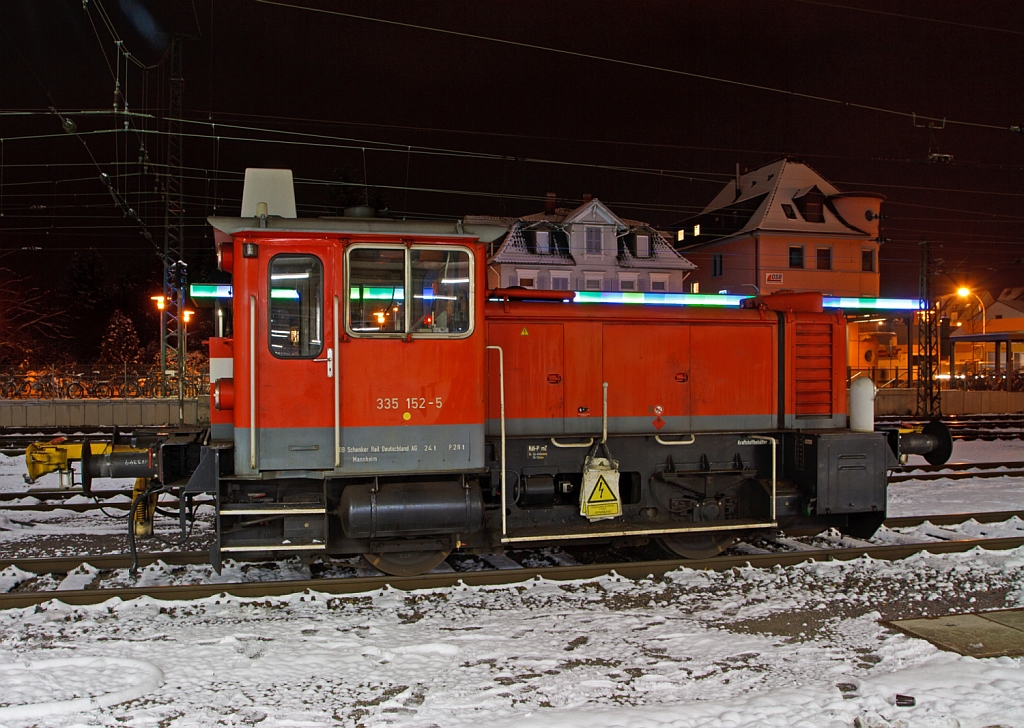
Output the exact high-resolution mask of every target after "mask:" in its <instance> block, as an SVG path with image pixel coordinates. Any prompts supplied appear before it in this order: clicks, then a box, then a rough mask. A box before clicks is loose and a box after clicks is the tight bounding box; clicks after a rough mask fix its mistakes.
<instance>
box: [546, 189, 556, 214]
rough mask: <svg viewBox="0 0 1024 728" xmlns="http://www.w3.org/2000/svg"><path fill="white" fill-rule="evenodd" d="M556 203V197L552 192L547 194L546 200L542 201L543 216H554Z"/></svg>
mask: <svg viewBox="0 0 1024 728" xmlns="http://www.w3.org/2000/svg"><path fill="white" fill-rule="evenodd" d="M556 202H558V197H557V195H555V193H554V192H548V196H547V199H545V200H544V214H545V215H554V214H555V203H556Z"/></svg>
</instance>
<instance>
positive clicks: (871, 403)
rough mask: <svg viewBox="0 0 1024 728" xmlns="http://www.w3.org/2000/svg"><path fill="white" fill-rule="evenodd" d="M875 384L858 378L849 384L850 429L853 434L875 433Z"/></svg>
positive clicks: (864, 378)
mask: <svg viewBox="0 0 1024 728" xmlns="http://www.w3.org/2000/svg"><path fill="white" fill-rule="evenodd" d="M876 392H877V389H876V388H875V383H874V382H872V381H871V380H870V379H869V378H868V377H858V378H857V379H854V380H853V382H852V383H851V384H850V429H851V430H853V431H854V432H874V431H875V393H876Z"/></svg>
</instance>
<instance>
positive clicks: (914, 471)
mask: <svg viewBox="0 0 1024 728" xmlns="http://www.w3.org/2000/svg"><path fill="white" fill-rule="evenodd" d="M1004 477H1006V478H1020V477H1024V462H1020V461H1009V462H1002V463H956V464H953V465H949V464H947V465H907V466H904V467H903V468H901V470H900V472H897V473H893V474H891V475H890V476H889V482H890V483H902V482H905V481H907V480H943V479H946V480H966V479H967V478H1004Z"/></svg>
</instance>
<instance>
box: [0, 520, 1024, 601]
mask: <svg viewBox="0 0 1024 728" xmlns="http://www.w3.org/2000/svg"><path fill="white" fill-rule="evenodd" d="M1014 516H1016V517H1018V518H1022V517H1024V512H1021V511H1007V512H990V513H964V514H950V515H937V516H912V517H904V518H891V519H888V520H887V521H886V526H888V527H889V528H901V527H913V526H917V525H920V524H923V523H925V522H926V521H927V522H930V523H932V524H933V525H936V526H941V525H953V524H958V523H963V522H965V521H968V520H972V519H973V520H975V521H978V522H980V523H997V522H1002V521H1005V520H1008V519H1009V518H1012V517H1014ZM779 540H780V541H781V542H786V541H791V540H792V539H785V538H783V539H779ZM1020 546H1024V535H1022V536H1016V537H1009V538H980V539H978V538H973V539H950V540H946V541H928V542H917V543H913V544H900V545H881V546H877V545H870V544H864V545H856V546H852V547H844V548H817V547H812V546H807V545H803V544H795V547H794V548H792V550H788V551H779V552H772V553H765V554H743V555H739V556H717V557H715V558H712V559H700V560H690V559H666V560H657V561H636V562H619V563H604V564H575V565H572V566H544V567H529V566H522V565H519V564H515V563H514V562H512V561H511V560H510V559H506V560H505V561H506V565H505V566H504V567H498V568H493V569H491V570H484V571H452V572H446V573H430V574H424V575H421V576H414V577H393V576H386V575H380V576H353V577H347V578H320V579H316V578H314V579H289V580H279V581H253V582H234V583H227V584H225V583H219V584H188V585H177V586H148V587H123V588H100V589H83V590H59V591H35V592H20V593H8V594H0V609H9V608H18V607H28V606H33V605H36V604H41V603H43V602H46V601H49V600H51V599H60V601H62V602H65V603H67V604H76V605H85V604H99V603H101V602H104V601H106V600H108V599H112V598H121V599H134V598H136V597H140V596H148V597H152V598H154V599H161V600H181V599H201V598H207V597H213V596H216V595H218V594H222V595H224V596H225V597H226V596H227V595H228V594H230V595H232V596H234V597H237V598H241V599H247V598H252V599H265V598H268V597H275V596H283V595H286V594H295V593H301V592H305V593H306V594H307V595H309V597H310V598H311V599H315V598H317V594H331V595H341V594H354V593H359V592H365V591H373V590H376V589H382V588H384V587H386V586H388V585H390V586H391V587H393V588H396V589H401V590H407V591H408V590H414V589H431V588H444V587H452V586H456V585H458V584H460V583H462V584H466V585H468V586H493V585H501V584H514V583H520V582H524V581H528V580H530V579H537V578H543V579H550V580H553V581H569V580H579V579H593V578H597V577H600V576H602V575H605V574H608V573H611V572H615V573H616V574H618V575H620V576H624V577H627V578H631V579H644V578H648V577H650V578H661V577H663V576H664V575H665V574H666V573H668V572H670V571H673V570H676V569H679V568H683V567H686V568H691V569H711V570H715V571H723V570H727V569H732V568H735V567H742V566H747V565H750V566H754V567H759V568H772V567H775V566H791V565H794V564H798V563H801V562H804V561H808V560H812V559H813V560H816V561H830V560H839V561H848V560H851V559H856V558H861V557H863V556H870V557H871V558H876V559H903V558H907V557H909V556H912V555H914V554H916V553H920V552H921V551H928V552H930V553H959V552H964V551H969V550H971V549H973V548H979V547H980V548H985V549H988V550H992V551H999V550H1004V549H1011V548H1017V547H1020ZM208 558H209V555H208V554H207V553H206V552H205V551H185V552H163V553H150V554H140V555H139V565H140V566H147V565H150V564H155V563H157V562H163V563H165V564H167V565H169V566H188V565H194V564H203V563H206V562H207V560H208ZM84 563H88V564H89V565H90V566H92V567H93V568H94V569H98V570H101V571H102V570H114V569H127V568H128V567H129V566H130V565H131V559H130V558H128V557H125V556H121V555H116V554H115V555H103V556H92V557H50V558H34V559H6V560H2V559H0V570H2V569H4V568H7V567H8V566H15V567H17V568H19V569H21V570H22V571H28V572H31V573H34V574H50V573H68V572H70V571H73V570H74V569H76V568H78V567H79V566H81V565H82V564H84Z"/></svg>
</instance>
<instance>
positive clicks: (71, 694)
mask: <svg viewBox="0 0 1024 728" xmlns="http://www.w3.org/2000/svg"><path fill="white" fill-rule="evenodd" d="M1022 577H1024V549H1018V550H1016V551H1013V552H1003V553H984V552H977V553H974V554H969V555H942V556H933V555H922V556H919V557H916V558H914V559H911V560H908V561H904V562H896V563H888V562H884V561H872V560H868V559H862V560H858V561H855V562H846V563H838V562H834V563H818V564H805V565H802V566H797V567H792V568H787V569H775V570H762V569H749V568H748V569H737V570H733V571H730V572H725V573H714V572H711V573H709V572H695V571H690V570H681V571H677V572H674V573H673V574H671V575H669V577H668V578H667V579H666V580H664V581H658V582H655V581H639V582H634V581H630V580H626V579H621V578H618V577H615V576H614V575H613V576H609V577H604V578H601V579H598V580H593V581H588V582H567V583H555V582H550V581H543V580H534V581H531V582H528V583H526V584H522V585H516V586H508V587H488V588H469V587H460V588H454V589H444V590H432V591H422V592H418V593H413V594H405V593H402V592H397V591H394V590H391V589H385V590H380V591H376V592H373V593H369V594H364V595H358V596H354V597H350V598H338V597H329V596H327V595H323V594H311V593H307V594H303V595H293V596H291V597H287V598H271V599H263V600H257V601H251V600H250V601H243V600H239V599H234V598H230V597H224V596H221V597H219V598H211V599H204V600H196V601H191V602H178V603H160V602H156V601H153V600H150V599H137V600H133V601H131V602H126V603H122V602H119V601H116V600H112V601H110V602H108V603H107V604H104V605H99V606H94V607H70V606H66V605H62V604H60V603H58V602H50V603H48V604H46V605H43V606H41V607H39V608H36V609H24V610H7V611H5V612H2V613H0V665H6V666H9V667H8V669H6V670H5V673H6V675H9V676H10V678H9V679H6V680H4V681H3V682H2V683H0V706H7V707H12V708H13V707H15V706H18V705H26V703H27V702H28V701H31V703H32V704H38V705H40V706H42V707H41V708H40V711H41V712H40V715H46V716H48V717H46V718H45V719H44V720H42V721H39V720H34V719H27V720H26V719H23V718H18V717H17V715H15V716H13V717H11V718H9V717H8V716H6V715H5V714H4V710H5V707H0V723H3V724H4V725H6V726H8V728H22V727H23V726H29V725H48V726H49V725H52V726H71V725H76V726H83V725H85V726H89V725H97V726H98V725H108V726H114V725H126V724H127V725H132V726H144V725H153V726H167V727H168V728H175V727H179V726H216V725H260V726H268V727H269V726H296V725H301V726H329V725H342V726H357V725H364V726H384V725H390V726H410V727H412V726H416V727H422V728H427V727H428V726H444V727H445V728H449V727H451V728H459V727H461V726H466V727H469V726H478V725H483V724H486V725H488V726H508V727H509V728H511V727H512V726H516V728H522V727H524V726H525V727H527V728H548V727H551V726H580V727H584V726H585V727H586V728H598V727H605V726H607V727H608V728H611V727H612V726H617V727H632V726H637V727H639V726H665V727H666V728H667V727H670V726H671V727H672V728H690V727H696V726H714V727H715V728H727V727H728V728H737V727H740V726H750V727H754V726H757V727H758V728H760V727H762V726H786V727H787V728H788V727H789V726H793V727H794V728H796V727H801V726H823V727H827V728H838V726H853V725H860V726H960V727H961V728H972V727H977V728H982V727H983V726H995V725H1004V726H1020V725H1024V660H1020V659H1010V658H1000V659H981V660H978V659H973V658H964V657H958V656H956V655H951V654H948V653H942V652H940V651H938V650H936V649H935V648H934V647H932V646H931V645H929V644H928V643H927V642H924V641H921V640H916V639H911V638H908V637H905V636H903V635H901V634H897V633H895V632H893V631H892V630H890V629H888V628H887V627H886V626H884V625H883V624H880V623H879V619H880V617H883V616H887V617H888V616H899V615H900V614H901V613H902V612H905V611H908V610H909V611H912V612H913V613H918V612H920V611H930V612H932V613H935V612H940V613H941V612H945V611H948V610H949V609H954V608H953V607H946V604H947V603H949V601H950V600H954V601H955V600H960V601H961V602H964V604H963V605H962V606H960V607H959V609H957V611H960V610H962V609H963V608H964V607H967V608H969V606H968V605H969V603H970V600H977V601H976V602H975V603H977V602H980V601H983V600H988V601H989V602H991V600H992V599H993V595H994V594H998V595H999V601H1000V602H1002V603H1007V604H1011V605H1024V593H1022V591H1021V580H1022ZM894 613H895V614H894ZM794 615H796V620H797V621H795V622H794V621H793V617H794ZM65 658H78V659H81V660H86V659H89V660H97V659H99V658H108V659H110V658H118V659H122V660H132V661H136V662H138V663H141V664H144V665H148V666H151V668H152V669H150V670H148V671H143V670H141V668H140V669H137V670H134V671H132V672H131V673H130V674H125V673H123V672H122V673H119V674H115V675H112V676H110V675H107V676H104V675H103V674H101V673H100V672H98V671H97V670H93V669H81V670H56V669H54V670H49V669H46V663H45V661H49V660H62V659H65ZM40 663H42V667H40V668H37V669H32V668H33V666H36V665H39V664H40ZM54 664H58V665H59V664H61V663H54ZM98 664H100V665H103V664H104V663H102V662H101V663H98ZM19 666H21V667H19ZM156 673H159V674H160V675H162V678H163V683H162V685H160V686H155V685H152V686H150V687H151V689H149V690H148V691H147V692H146V694H145V695H144V696H142V697H138V698H135V699H130V700H129V701H128V702H124V703H121V704H118V705H115V706H113V707H108V708H105V709H104V708H98V707H97V708H92V709H90V710H87V711H83V712H79V713H76V714H72V715H59V714H57V713H55V712H54V713H47V712H43V711H50V710H51V708H50V706H51V705H52V704H56V703H60V702H61V701H68V700H72V699H82V698H86V699H88V698H90V697H96V696H101V695H103V694H104V693H107V692H109V691H111V690H112V689H122V690H127V689H128V688H130V687H131V685H132V684H134V683H133V679H134V677H135V676H136V675H141V676H143V677H145V676H146V675H151V674H156ZM6 675H5V676H6ZM126 683H128V684H127V685H126ZM897 693H902V694H907V695H911V696H913V697H914V698H915V700H916V703H917V704H916V706H914V707H908V708H903V707H896V705H895V695H896V694H897ZM12 712H13V711H12ZM856 721H859V723H858V722H856ZM901 721H902V722H901Z"/></svg>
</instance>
